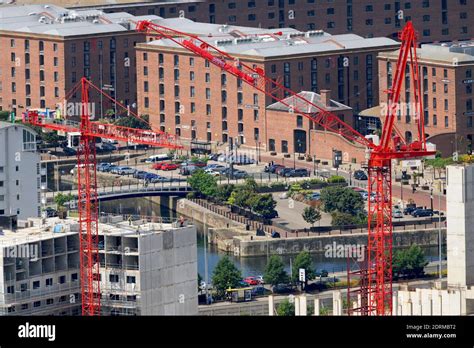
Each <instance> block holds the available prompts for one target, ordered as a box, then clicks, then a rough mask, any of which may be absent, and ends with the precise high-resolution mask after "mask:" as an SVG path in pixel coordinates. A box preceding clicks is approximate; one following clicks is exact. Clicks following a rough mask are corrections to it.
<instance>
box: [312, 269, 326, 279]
mask: <svg viewBox="0 0 474 348" xmlns="http://www.w3.org/2000/svg"><path fill="white" fill-rule="evenodd" d="M314 275H315V276H316V277H321V278H326V277H327V276H328V275H329V272H328V271H326V270H325V269H323V270H321V271H316V272H314Z"/></svg>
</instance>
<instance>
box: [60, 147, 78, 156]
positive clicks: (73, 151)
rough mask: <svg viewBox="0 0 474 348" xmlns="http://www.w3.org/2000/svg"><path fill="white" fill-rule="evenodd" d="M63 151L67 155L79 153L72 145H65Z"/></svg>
mask: <svg viewBox="0 0 474 348" xmlns="http://www.w3.org/2000/svg"><path fill="white" fill-rule="evenodd" d="M63 152H64V154H65V155H66V156H75V155H77V151H76V150H74V149H73V148H72V147H65V148H64V149H63Z"/></svg>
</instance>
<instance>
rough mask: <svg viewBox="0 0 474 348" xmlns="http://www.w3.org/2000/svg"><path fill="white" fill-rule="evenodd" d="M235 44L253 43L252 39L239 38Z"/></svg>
mask: <svg viewBox="0 0 474 348" xmlns="http://www.w3.org/2000/svg"><path fill="white" fill-rule="evenodd" d="M234 42H235V43H236V44H241V43H248V42H252V38H245V37H239V38H237V39H234Z"/></svg>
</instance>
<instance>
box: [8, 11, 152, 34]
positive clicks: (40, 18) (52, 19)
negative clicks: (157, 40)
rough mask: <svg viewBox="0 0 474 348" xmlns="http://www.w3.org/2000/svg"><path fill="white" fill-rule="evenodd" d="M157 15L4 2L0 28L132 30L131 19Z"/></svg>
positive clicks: (47, 31)
mask: <svg viewBox="0 0 474 348" xmlns="http://www.w3.org/2000/svg"><path fill="white" fill-rule="evenodd" d="M160 19H161V17H158V16H154V15H151V16H133V15H131V14H129V13H125V12H120V13H112V14H107V13H103V12H102V11H98V10H68V9H65V8H63V7H60V6H56V5H27V6H6V7H2V8H1V11H0V30H5V31H14V32H21V33H31V34H45V35H55V36H63V37H67V36H75V35H87V34H100V33H113V32H124V31H129V30H133V29H134V27H133V23H132V22H131V21H134V22H136V21H139V20H150V21H157V20H160Z"/></svg>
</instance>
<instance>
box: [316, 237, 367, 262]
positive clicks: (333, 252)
mask: <svg viewBox="0 0 474 348" xmlns="http://www.w3.org/2000/svg"><path fill="white" fill-rule="evenodd" d="M365 249H366V246H365V245H362V244H338V243H336V242H333V243H332V244H327V245H326V246H324V256H325V257H326V258H328V259H329V258H331V259H335V258H338V259H347V258H352V259H356V260H357V261H359V262H362V261H364V259H365Z"/></svg>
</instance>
